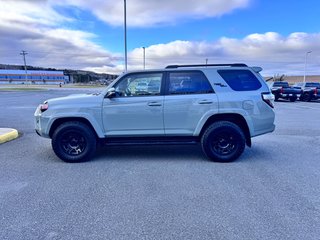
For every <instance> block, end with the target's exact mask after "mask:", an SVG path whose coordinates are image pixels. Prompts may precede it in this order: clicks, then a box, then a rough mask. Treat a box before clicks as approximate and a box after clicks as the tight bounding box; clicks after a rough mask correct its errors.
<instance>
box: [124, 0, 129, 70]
mask: <svg viewBox="0 0 320 240" xmlns="http://www.w3.org/2000/svg"><path fill="white" fill-rule="evenodd" d="M124 62H125V63H124V65H125V67H124V69H125V72H127V71H128V54H127V1H126V0H124Z"/></svg>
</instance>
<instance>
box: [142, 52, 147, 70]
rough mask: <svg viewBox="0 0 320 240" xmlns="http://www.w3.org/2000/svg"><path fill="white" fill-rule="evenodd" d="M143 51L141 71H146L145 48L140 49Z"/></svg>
mask: <svg viewBox="0 0 320 240" xmlns="http://www.w3.org/2000/svg"><path fill="white" fill-rule="evenodd" d="M142 49H143V70H145V69H146V48H145V47H142Z"/></svg>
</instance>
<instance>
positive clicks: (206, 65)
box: [166, 63, 248, 69]
mask: <svg viewBox="0 0 320 240" xmlns="http://www.w3.org/2000/svg"><path fill="white" fill-rule="evenodd" d="M180 67H248V66H247V65H246V64H244V63H231V64H191V65H169V66H166V69H171V68H180Z"/></svg>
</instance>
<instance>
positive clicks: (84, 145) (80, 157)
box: [51, 121, 97, 163]
mask: <svg viewBox="0 0 320 240" xmlns="http://www.w3.org/2000/svg"><path fill="white" fill-rule="evenodd" d="M51 144H52V148H53V151H54V152H55V154H56V155H57V156H58V157H59V158H60V159H61V160H63V161H65V162H69V163H76V162H85V161H88V160H90V158H91V157H92V156H93V155H94V153H95V152H96V145H97V138H96V136H95V134H94V132H93V130H92V129H91V128H90V127H89V126H88V125H86V124H84V123H81V122H77V121H72V122H65V123H63V124H61V125H60V126H59V127H58V128H57V129H56V130H55V131H54V133H53V136H52V141H51Z"/></svg>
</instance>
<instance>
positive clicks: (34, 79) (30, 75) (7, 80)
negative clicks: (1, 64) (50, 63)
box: [0, 69, 69, 84]
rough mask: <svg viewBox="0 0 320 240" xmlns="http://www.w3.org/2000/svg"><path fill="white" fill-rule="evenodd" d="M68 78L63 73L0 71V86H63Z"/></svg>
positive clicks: (67, 81)
mask: <svg viewBox="0 0 320 240" xmlns="http://www.w3.org/2000/svg"><path fill="white" fill-rule="evenodd" d="M65 83H69V76H66V75H64V73H63V71H42V70H28V71H27V75H26V72H25V71H24V70H7V69H0V84H65Z"/></svg>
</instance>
